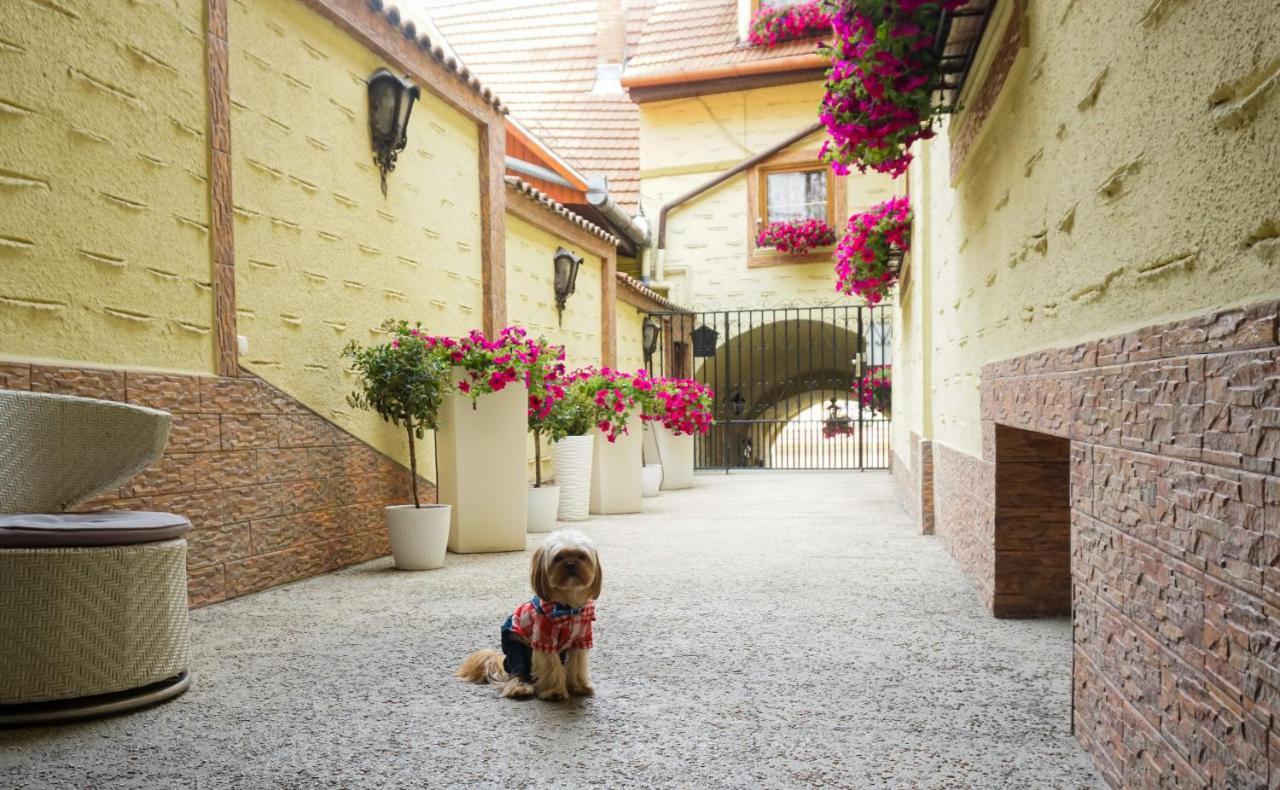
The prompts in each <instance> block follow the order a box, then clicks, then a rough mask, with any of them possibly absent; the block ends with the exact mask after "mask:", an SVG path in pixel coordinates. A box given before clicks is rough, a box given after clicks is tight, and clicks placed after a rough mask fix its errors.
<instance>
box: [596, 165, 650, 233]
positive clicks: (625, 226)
mask: <svg viewBox="0 0 1280 790" xmlns="http://www.w3.org/2000/svg"><path fill="white" fill-rule="evenodd" d="M587 202H588V203H590V204H591V205H592V206H593V207H595V209H596V210H597V211H599V212H600V213H601V214H603V215H605V217H607V218H608V220H609V221H610V222H612V223H613V225H614V227H616V228H617V229H618V230H620V231H622V235H624V236H626V237H627V238H628V239H630V240H631V241H632V243H634V244H635V245H636V249H637V250H642V249H644V248H645V247H647V246H649V238H650V237H649V223H648V221H647V220H645V218H644V217H643V216H640V217H633V216H631V215H630V214H628V213H627V210H626V209H624V208H623V207H622V206H619V205H618V204H617V203H614V202H613V198H612V197H610V196H609V180H608V179H607V178H605V177H604V176H600V175H593V176H587Z"/></svg>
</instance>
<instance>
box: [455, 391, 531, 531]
mask: <svg viewBox="0 0 1280 790" xmlns="http://www.w3.org/2000/svg"><path fill="white" fill-rule="evenodd" d="M462 375H463V374H462V373H461V372H460V370H458V369H455V370H454V380H455V381H456V380H458V379H459V378H461V376H462ZM528 400H529V395H528V392H527V391H526V388H525V386H524V384H521V383H518V382H517V383H511V384H508V385H507V386H506V387H504V388H503V389H502V391H501V392H495V393H491V394H488V395H482V396H480V400H479V401H478V402H477V403H476V405H475V408H472V405H471V398H470V397H469V396H467V395H463V394H461V393H459V392H452V393H450V394H448V395H446V396H445V399H444V403H443V404H442V406H441V409H440V429H439V430H438V431H436V456H437V459H436V460H437V465H438V477H439V480H438V481H437V482H438V485H439V488H440V501H441V502H443V503H446V504H449V505H453V518H452V520H451V522H450V525H449V551H453V552H458V553H461V554H472V553H478V552H487V551H524V546H525V520H526V518H527V515H528V513H527V510H528V492H529V487H528V483H527V482H526V480H525V478H526V476H527V474H528V462H527V459H526V458H525V453H526V445H525V432H526V422H525V420H526V414H527V410H528Z"/></svg>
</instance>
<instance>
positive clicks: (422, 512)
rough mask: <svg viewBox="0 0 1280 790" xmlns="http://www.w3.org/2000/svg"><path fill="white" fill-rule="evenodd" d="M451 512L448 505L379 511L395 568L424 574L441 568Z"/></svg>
mask: <svg viewBox="0 0 1280 790" xmlns="http://www.w3.org/2000/svg"><path fill="white" fill-rule="evenodd" d="M451 510H452V508H451V507H449V506H448V505H423V506H422V507H414V506H413V505H392V506H391V507H388V508H384V509H383V512H384V513H385V514H386V518H387V532H388V533H389V534H390V536H391V557H392V558H393V559H394V560H395V563H396V567H397V568H399V569H400V570H402V571H427V570H432V569H434V568H439V567H440V566H442V565H444V556H445V549H446V548H447V547H448V545H449V515H450V511H451Z"/></svg>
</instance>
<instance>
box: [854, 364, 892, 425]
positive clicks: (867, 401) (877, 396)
mask: <svg viewBox="0 0 1280 790" xmlns="http://www.w3.org/2000/svg"><path fill="white" fill-rule="evenodd" d="M860 389H861V390H862V396H861V397H862V405H863V407H864V408H868V409H872V410H873V411H877V412H879V413H880V414H881V415H882V416H883V417H884V418H885V419H886V420H887V419H890V407H891V405H892V401H893V366H892V365H876V366H875V367H873V368H871V369H870V370H868V371H867V373H866V375H864V376H863V377H862V385H861V387H860Z"/></svg>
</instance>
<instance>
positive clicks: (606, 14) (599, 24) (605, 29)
mask: <svg viewBox="0 0 1280 790" xmlns="http://www.w3.org/2000/svg"><path fill="white" fill-rule="evenodd" d="M622 4H623V0H596V64H597V65H606V64H613V63H617V64H621V63H622V59H623V57H624V55H625V54H626V48H627V14H626V11H625V9H623V7H622Z"/></svg>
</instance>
